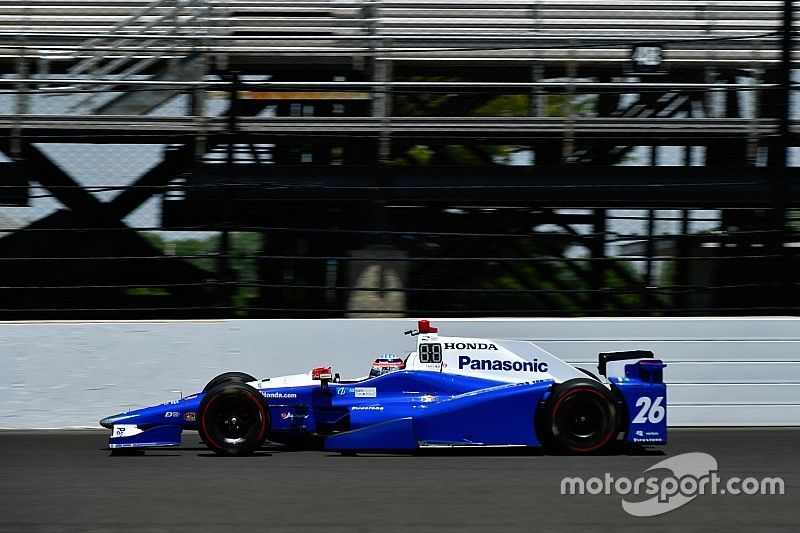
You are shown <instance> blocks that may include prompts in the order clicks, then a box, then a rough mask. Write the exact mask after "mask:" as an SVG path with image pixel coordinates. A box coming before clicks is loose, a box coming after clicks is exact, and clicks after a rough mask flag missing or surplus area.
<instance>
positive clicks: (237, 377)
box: [203, 372, 256, 392]
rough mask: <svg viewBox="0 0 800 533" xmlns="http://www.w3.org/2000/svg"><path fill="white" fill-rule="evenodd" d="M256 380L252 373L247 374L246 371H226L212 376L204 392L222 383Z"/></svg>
mask: <svg viewBox="0 0 800 533" xmlns="http://www.w3.org/2000/svg"><path fill="white" fill-rule="evenodd" d="M255 380H256V378H254V377H253V376H251V375H250V374H245V373H244V372H225V373H223V374H220V375H219V376H216V377H214V378H212V379H211V381H209V382H208V383H206V386H205V387H203V392H208V391H210V390H211V389H213V388H214V387H216V386H217V385H219V384H221V383H230V382H232V381H235V382H237V383H248V382H250V381H255Z"/></svg>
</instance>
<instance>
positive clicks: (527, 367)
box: [458, 355, 548, 372]
mask: <svg viewBox="0 0 800 533" xmlns="http://www.w3.org/2000/svg"><path fill="white" fill-rule="evenodd" d="M458 368H459V369H461V370H463V369H465V368H469V369H470V370H502V371H506V372H547V370H548V366H547V363H545V362H544V361H539V360H538V359H534V360H533V361H499V360H497V359H473V358H471V357H470V356H468V355H462V356H459V358H458Z"/></svg>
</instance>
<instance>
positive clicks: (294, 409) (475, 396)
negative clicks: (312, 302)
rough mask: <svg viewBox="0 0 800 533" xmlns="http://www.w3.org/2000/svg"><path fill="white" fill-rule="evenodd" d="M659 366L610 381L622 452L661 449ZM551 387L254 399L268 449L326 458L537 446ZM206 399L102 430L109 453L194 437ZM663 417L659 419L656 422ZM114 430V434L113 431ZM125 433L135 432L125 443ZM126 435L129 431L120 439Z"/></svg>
mask: <svg viewBox="0 0 800 533" xmlns="http://www.w3.org/2000/svg"><path fill="white" fill-rule="evenodd" d="M663 366H664V364H663V363H661V362H660V361H656V360H649V361H639V362H637V363H633V364H630V365H627V366H626V376H625V377H624V378H611V380H610V381H611V384H612V389H616V391H617V394H616V396H617V397H618V398H619V401H620V403H621V404H623V405H624V407H623V408H622V409H621V410H620V411H621V413H623V414H622V416H623V417H624V418H623V420H622V421H621V425H622V427H621V429H622V430H623V431H626V435H627V436H626V438H627V440H628V441H630V442H647V443H653V444H657V443H664V442H666V412H665V408H666V387H665V385H664V383H663V380H662V376H661V369H662V368H663ZM554 383H555V382H554V381H553V380H549V379H548V380H543V381H534V382H527V383H501V382H497V381H493V380H488V379H483V378H476V377H470V376H463V375H456V374H448V373H441V372H429V371H420V370H403V371H397V372H392V373H388V374H384V375H381V376H378V377H374V378H370V379H366V380H363V381H359V382H354V383H326V384H322V383H316V384H313V385H304V386H299V387H282V388H269V389H260V392H261V394H262V395H263V396H264V398H265V400H266V401H267V403H268V405H269V409H270V415H271V426H270V431H269V434H268V438H269V440H272V441H275V442H291V441H292V440H293V439H298V438H302V437H307V436H323V437H324V448H325V449H327V450H333V451H357V450H363V451H370V450H374V451H377V450H415V449H418V448H420V447H423V446H495V445H497V446H539V445H540V442H539V439H538V437H537V434H536V430H535V423H534V418H535V417H536V416H537V411H538V408H539V406H540V404H541V403H542V402H543V401H545V400H546V399H547V397H548V395H549V394H550V392H551V389H552V387H553V385H554ZM203 396H204V393H199V394H194V395H191V396H187V397H185V398H181V399H179V400H175V401H172V402H167V403H164V404H161V405H156V406H152V407H146V408H144V409H139V410H135V411H129V412H127V413H123V414H120V415H115V416H112V417H108V418H106V419H103V421H101V424H102V425H104V426H106V427H112V426H114V428H115V430H114V432H113V433H112V436H111V438H110V441H109V444H110V447H111V448H123V447H145V446H147V447H150V446H175V445H178V444H180V432H181V431H182V430H196V429H197V423H198V421H197V413H198V411H199V408H200V402H201V401H202V399H203ZM662 411H663V414H662ZM118 428H119V429H122V430H123V431H122V432H119V434H118V431H119V429H118ZM126 428H135V429H134V431H141V432H139V433H137V434H135V435H133V436H131V435H129V434H128V435H126V434H125V429H126ZM128 433H130V431H128Z"/></svg>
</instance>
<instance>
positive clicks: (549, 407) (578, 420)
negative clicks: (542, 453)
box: [542, 378, 619, 455]
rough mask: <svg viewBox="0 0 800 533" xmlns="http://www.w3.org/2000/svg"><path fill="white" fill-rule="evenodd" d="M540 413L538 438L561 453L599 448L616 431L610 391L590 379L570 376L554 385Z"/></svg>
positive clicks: (593, 451)
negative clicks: (539, 436)
mask: <svg viewBox="0 0 800 533" xmlns="http://www.w3.org/2000/svg"><path fill="white" fill-rule="evenodd" d="M542 414H543V416H544V423H543V424H542V433H543V434H542V440H543V441H544V442H545V443H546V444H548V445H549V446H550V447H552V448H554V449H555V450H556V451H558V452H562V453H569V454H573V455H583V454H590V453H597V452H601V451H603V450H604V449H606V448H607V447H608V446H609V445H611V444H612V443H613V442H614V440H615V439H616V437H617V434H618V433H619V415H618V413H617V409H616V407H615V403H614V398H613V396H612V395H611V392H610V391H609V390H608V389H607V388H606V387H605V386H603V385H602V384H601V383H598V382H597V381H594V380H591V379H586V378H578V379H571V380H569V381H565V382H564V383H562V384H560V385H557V386H556V388H555V390H554V391H553V394H552V395H551V396H550V398H549V399H548V401H547V403H546V404H545V405H544V411H543V413H542Z"/></svg>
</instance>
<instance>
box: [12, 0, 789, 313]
mask: <svg viewBox="0 0 800 533" xmlns="http://www.w3.org/2000/svg"><path fill="white" fill-rule="evenodd" d="M795 12H796V10H795V9H794V8H793V4H792V2H782V1H748V2H745V1H743V0H722V1H714V2H705V1H688V0H686V1H674V2H662V1H657V0H643V1H641V2H625V1H622V0H599V1H592V2H588V1H579V0H552V1H526V2H522V1H519V0H505V1H500V2H487V1H485V0H484V1H479V0H464V1H455V0H451V1H431V2H416V1H409V0H375V1H364V2H355V1H337V0H332V1H322V0H316V1H292V2H286V1H254V0H249V1H245V0H241V1H240V0H231V1H225V2H222V1H215V0H205V1H201V0H155V1H150V2H148V1H127V0H101V1H96V2H90V1H85V0H58V1H55V2H53V1H43V0H28V1H25V2H22V1H16V0H0V132H1V133H0V135H2V143H0V151H1V152H2V153H3V154H5V156H6V157H5V161H2V162H0V165H2V168H3V176H4V181H3V183H2V192H0V202H2V203H5V204H6V205H8V206H18V207H15V208H14V209H16V210H19V211H20V212H21V213H24V212H25V210H30V208H29V207H25V206H28V205H31V200H32V198H31V196H32V195H31V193H30V190H33V189H27V190H28V193H26V192H25V190H26V187H27V186H28V185H29V184H30V185H31V186H36V187H41V188H42V189H43V190H44V191H46V193H45V195H47V196H51V197H52V198H53V199H54V200H57V202H58V203H59V204H60V206H61V209H56V210H54V211H52V212H48V213H44V214H42V216H40V217H38V218H37V217H35V216H31V215H32V213H26V214H25V215H24V216H23V217H22V218H24V219H26V220H33V222H31V223H30V224H29V225H27V226H24V227H22V228H16V227H15V228H0V234H2V233H4V230H5V232H10V233H9V234H8V235H6V236H4V237H3V238H0V256H2V260H1V261H0V277H2V279H3V280H4V282H3V286H2V288H0V293H5V294H6V297H5V298H3V301H4V302H5V304H4V305H2V306H0V308H1V309H0V313H4V316H6V317H23V318H28V317H58V318H63V317H65V318H80V317H106V316H124V317H145V316H147V317H153V316H155V317H160V316H176V317H190V316H214V317H216V316H231V315H236V314H239V315H243V316H340V315H350V316H352V315H355V314H363V313H366V314H374V313H382V314H385V313H387V312H388V313H395V314H415V313H416V314H426V315H431V316H432V315H436V314H463V315H470V314H472V315H485V314H512V315H513V314H518V315H547V314H568V315H575V314H590V315H591V314H619V313H626V314H631V313H633V314H652V313H657V314H686V313H696V314H706V313H734V314H736V313H759V314H760V313H774V312H780V313H795V312H796V311H797V304H796V302H797V301H798V298H797V296H798V295H800V294H799V291H798V286H799V285H800V283H799V282H800V279H799V278H798V277H797V272H798V268H797V265H798V255H797V249H798V248H797V244H798V241H799V240H800V239H798V234H797V232H798V222H797V220H796V213H797V211H796V209H798V207H797V206H798V204H800V183H798V179H797V174H796V171H795V169H793V168H792V166H790V165H791V159H792V157H793V155H792V154H793V153H794V152H793V150H794V147H797V146H798V145H800V143H798V137H797V134H798V126H799V125H798V117H797V113H795V112H792V109H791V106H790V105H789V102H790V95H791V93H792V92H793V91H794V85H793V82H792V81H791V77H790V74H791V67H792V65H793V64H794V63H795V62H797V61H798V53H800V52H798V51H797V50H794V49H793V46H791V44H792V39H791V37H792V34H791V33H787V32H786V30H785V27H784V24H785V21H786V20H787V18H786V16H787V13H789V14H794V13H795ZM794 19H795V20H796V19H797V17H796V16H794ZM109 144H111V145H126V146H145V145H153V144H157V145H162V146H163V156H162V157H160V158H159V159H158V160H157V161H142V162H141V167H142V171H141V173H140V176H139V177H138V178H137V179H136V180H135V181H133V182H130V183H122V182H120V180H119V179H118V178H115V176H114V172H113V168H110V169H109V173H108V179H107V180H106V181H105V183H103V184H102V185H103V186H102V187H99V188H98V187H97V186H95V188H94V189H92V188H89V187H86V186H84V185H83V184H81V182H80V179H76V177H75V176H74V175H71V174H70V172H67V171H65V169H64V165H63V164H61V163H59V161H57V160H56V159H54V158H53V157H52V156H51V155H50V152H48V148H47V147H48V146H55V145H58V146H61V147H63V146H74V147H75V150H76V151H77V150H84V149H85V148H80V147H85V146H86V145H95V146H100V145H109ZM51 151H52V150H51ZM81 153H84V152H81ZM86 153H87V154H88V155H87V158H86V159H87V160H86V161H85V164H86V165H91V152H86ZM98 191H100V192H103V191H105V192H108V193H111V192H113V193H117V194H116V196H115V197H114V198H113V199H109V200H107V201H101V200H98V197H97V196H96V195H95V194H93V193H95V192H98ZM153 198H155V199H156V200H157V201H159V203H160V207H159V211H158V219H157V221H155V222H153V223H151V224H148V227H147V228H142V227H132V225H131V224H129V223H128V222H126V220H127V218H126V217H129V216H130V215H131V213H133V212H135V211H136V210H137V209H140V207H141V206H142V205H143V204H145V203H146V202H147V201H148V200H151V199H153ZM618 210H625V211H618ZM697 210H705V212H711V213H712V215H711V219H712V220H711V221H710V222H708V223H707V224H706V223H704V224H700V225H698V224H696V223H695V222H696V221H697V220H698V219H699V218H702V217H701V216H700V215H698V214H697V213H698V211H697ZM703 216H705V215H703ZM620 220H623V221H628V222H627V223H628V224H629V227H633V226H630V224H631V222H630V221H631V220H636V221H637V222H636V223H634V226H635V229H631V230H625V229H624V226H623V225H621V222H620ZM659 227H664V228H669V229H668V230H664V232H662V233H659V229H658V228H659ZM621 228H622V229H621ZM144 229H147V231H144ZM12 230H13V231H12ZM167 230H169V231H179V230H180V231H192V232H195V233H194V234H193V235H195V236H196V234H202V235H209V236H212V237H213V239H216V240H215V241H214V243H215V246H216V249H215V250H214V251H213V258H212V256H210V255H208V254H209V253H212V252H209V251H208V250H203V251H202V253H196V254H194V255H192V254H189V255H188V256H183V257H182V256H181V254H178V255H175V254H174V250H172V249H168V248H164V249H161V248H159V246H161V244H160V241H159V242H158V243H155V242H154V241H153V239H154V237H152V235H151V234H162V235H166V236H167V237H169V235H170V234H169V233H166V234H164V233H163V232H164V231H167ZM238 234H251V235H253V236H255V237H256V241H257V244H255V245H252V246H250V248H248V249H247V250H239V251H237V250H235V242H236V238H237V237H236V235H238ZM509 243H512V244H509ZM625 243H640V244H635V245H628V248H630V249H638V250H642V251H643V254H641V255H638V256H637V255H633V256H630V255H624V254H620V253H617V252H619V249H620V248H619V247H620V246H626V245H625ZM170 250H172V251H170ZM663 250H668V251H669V255H659V254H662V253H665V252H663ZM381 251H382V252H381ZM381 254H383V255H381ZM384 256H385V257H384ZM381 257H384V259H381ZM212 259H213V260H212ZM734 263H735V264H736V268H734V269H731V268H729V267H728V265H730V264H734ZM765 264H768V265H769V269H770V270H771V271H772V272H774V273H775V275H774V276H772V277H771V278H770V279H768V280H764V279H763V276H761V275H760V274H761V272H762V268H763V267H764V265H765ZM370 265H372V266H375V267H376V268H379V269H388V270H390V271H391V272H392V276H394V278H393V279H395V278H396V279H397V280H400V281H399V282H397V283H393V284H392V285H391V291H389V290H388V289H387V287H386V286H382V285H381V279H382V278H381V276H377V277H376V276H366V277H364V276H360V275H359V273H362V272H364V271H365V270H368V268H366V269H365V268H364V267H365V266H367V267H369V266H370ZM637 265H639V266H641V265H645V266H644V268H640V267H639V266H637ZM654 272H658V275H657V276H656V275H654V274H653V273H654ZM367 278H369V281H365V280H366V279H367ZM388 293H392V294H393V295H396V294H397V293H402V294H404V295H405V297H404V298H399V299H398V298H387V299H384V300H386V301H388V300H391V301H392V302H394V303H392V304H391V305H392V306H395V307H397V306H398V305H401V304H398V303H397V302H403V303H402V305H401V307H402V308H401V309H387V308H386V307H385V305H384V304H382V303H381V301H382V300H381V295H382V294H388ZM76 294H80V301H79V302H77V303H76V298H75V295H76ZM359 294H360V295H361V296H363V295H365V294H367V295H370V294H371V295H374V296H376V297H375V298H372V299H370V298H355V295H359ZM354 299H355V300H357V301H358V302H360V303H359V306H361V307H364V306H367V307H369V308H365V309H357V308H356V307H357V306H356V307H354V305H353V304H352V302H353V301H354ZM365 302H366V303H365ZM370 302H372V303H370Z"/></svg>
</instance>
